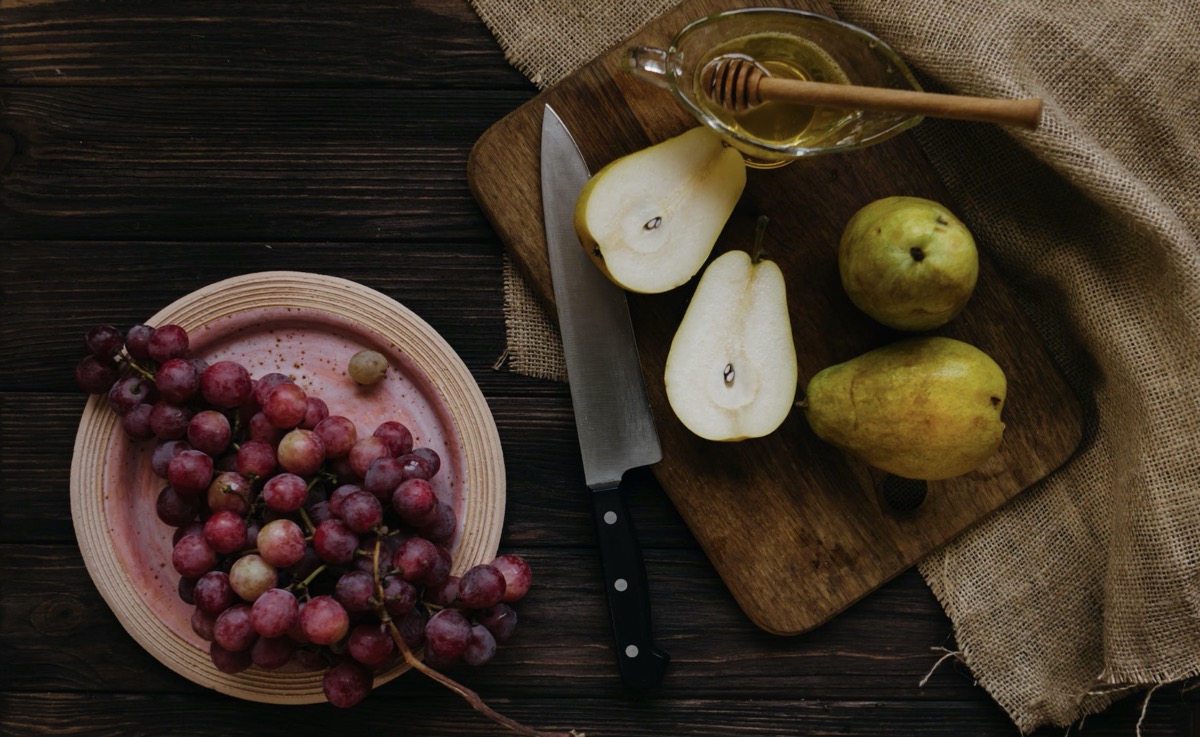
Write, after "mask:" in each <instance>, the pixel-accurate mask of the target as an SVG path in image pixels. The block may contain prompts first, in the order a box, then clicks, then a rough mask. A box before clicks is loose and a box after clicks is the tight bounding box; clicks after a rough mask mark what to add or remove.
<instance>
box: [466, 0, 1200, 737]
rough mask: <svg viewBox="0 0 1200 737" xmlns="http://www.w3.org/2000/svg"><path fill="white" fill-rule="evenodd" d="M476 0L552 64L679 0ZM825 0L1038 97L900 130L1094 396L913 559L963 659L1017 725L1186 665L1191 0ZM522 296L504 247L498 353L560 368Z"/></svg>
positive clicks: (508, 41)
mask: <svg viewBox="0 0 1200 737" xmlns="http://www.w3.org/2000/svg"><path fill="white" fill-rule="evenodd" d="M472 3H473V4H474V6H475V8H476V10H477V11H478V12H479V14H480V16H481V17H482V18H483V20H484V21H485V22H486V23H487V24H488V25H489V27H490V28H491V29H492V30H493V32H494V33H495V34H496V36H497V38H498V40H499V41H500V43H501V45H502V46H503V47H504V48H505V50H506V53H507V54H508V55H509V58H510V60H512V62H513V63H514V64H515V65H516V66H517V67H518V68H520V69H522V70H523V71H524V72H525V73H526V74H527V75H528V76H529V77H530V78H531V79H533V80H534V81H535V82H536V83H538V84H539V85H543V86H545V85H549V84H552V83H553V82H554V81H557V79H559V78H561V77H562V76H564V75H565V74H567V73H568V72H569V71H570V70H571V69H574V68H575V67H576V66H577V65H578V64H581V63H582V62H584V61H586V60H587V59H589V58H591V57H592V56H593V55H594V54H596V53H598V52H600V51H601V50H603V49H605V48H608V47H609V46H611V44H612V43H614V42H616V41H618V40H620V39H621V38H623V37H625V36H626V35H628V34H629V33H631V32H632V31H634V30H635V29H636V28H637V27H639V26H640V25H642V24H643V23H644V22H645V21H646V20H648V19H649V18H651V17H653V16H654V15H655V14H657V13H659V12H661V11H662V10H664V9H665V8H666V7H669V6H670V5H672V4H674V2H673V0H658V1H657V2H651V3H648V4H645V5H642V4H640V3H639V4H636V7H635V4H634V3H617V4H614V5H609V4H605V3H597V2H586V1H585V0H542V1H540V2H539V1H535V0H472ZM833 5H834V7H835V9H836V10H837V12H838V13H839V14H840V15H841V16H842V17H843V18H845V19H846V20H849V21H851V22H854V23H857V24H859V25H862V26H864V27H866V28H868V29H869V30H871V31H873V32H875V33H877V34H878V35H880V36H881V37H883V38H884V39H885V40H886V41H888V42H889V43H891V44H892V45H893V46H895V47H896V48H897V50H898V51H899V52H900V53H901V55H902V56H904V57H905V58H906V59H907V60H908V61H909V62H910V63H911V65H912V66H913V67H914V68H915V69H916V70H917V71H918V72H919V74H921V75H922V77H923V79H924V80H926V81H927V82H929V83H930V84H931V86H933V87H935V88H937V87H940V88H943V89H945V90H949V91H955V92H960V93H966V94H975V95H986V96H1026V95H1037V96H1041V97H1043V98H1044V99H1045V101H1046V113H1045V116H1044V119H1043V125H1042V126H1041V127H1040V128H1039V129H1038V130H1037V131H1033V132H1026V131H1013V130H1002V129H1000V128H997V127H994V126H987V125H980V124H963V123H953V122H945V121H932V120H928V121H926V122H924V123H922V124H921V125H920V126H918V127H917V128H915V129H914V130H913V132H912V135H915V136H916V137H917V140H918V142H919V143H920V144H921V147H922V149H923V150H924V152H925V153H926V155H927V156H928V158H929V159H930V161H931V162H932V164H933V166H934V168H935V169H936V171H937V173H938V175H939V176H940V177H941V178H942V180H943V181H944V182H945V183H946V185H947V186H948V188H949V190H950V191H951V192H952V193H953V195H954V203H953V204H954V206H955V207H956V208H957V209H958V210H959V213H960V214H961V215H962V217H963V218H964V220H965V221H966V222H968V223H970V224H971V226H972V229H973V231H974V233H975V235H976V238H977V240H978V241H979V243H980V245H981V247H982V248H983V249H985V250H986V251H987V252H988V254H989V255H990V256H991V257H992V258H993V260H994V261H996V262H997V264H998V265H999V266H1000V268H1001V271H1002V272H1003V273H1004V275H1005V277H1006V278H1007V280H1008V282H1009V284H1010V285H1011V286H1012V288H1013V290H1014V292H1015V294H1016V296H1017V298H1018V300H1019V301H1020V302H1021V303H1022V305H1023V306H1024V307H1025V309H1026V310H1027V311H1028V313H1029V314H1030V316H1031V318H1032V319H1033V321H1034V323H1035V325H1036V326H1037V328H1038V330H1039V331H1040V332H1041V334H1042V336H1043V337H1044V339H1045V340H1046V343H1047V345H1048V346H1049V348H1050V351H1051V353H1052V354H1053V355H1054V356H1055V358H1056V359H1057V360H1058V362H1059V364H1060V365H1061V366H1062V367H1063V370H1064V373H1065V375H1066V376H1067V379H1068V381H1069V382H1070V383H1071V385H1072V387H1073V388H1074V389H1075V390H1076V391H1077V393H1078V394H1079V395H1080V397H1081V398H1082V399H1083V403H1084V406H1085V413H1086V415H1087V427H1086V433H1085V434H1086V438H1085V442H1084V445H1083V447H1082V448H1081V450H1080V452H1079V454H1078V455H1077V456H1076V458H1075V459H1073V460H1072V461H1071V462H1070V463H1069V464H1068V465H1067V466H1066V467H1065V468H1064V469H1063V470H1062V471H1060V472H1059V473H1057V474H1055V475H1054V476H1052V477H1051V478H1050V479H1048V480H1046V481H1045V482H1043V483H1042V484H1040V485H1039V486H1038V487H1036V488H1034V489H1032V490H1030V491H1029V492H1027V493H1025V494H1023V495H1022V496H1020V497H1019V498H1018V499H1017V500H1016V501H1014V502H1013V503H1011V504H1010V505H1008V506H1006V507H1005V508H1003V509H1002V510H1001V511H1000V512H999V513H997V514H995V515H993V516H992V517H990V518H988V519H987V520H985V521H984V522H983V523H982V524H980V525H979V526H977V527H976V528H974V529H973V530H971V531H970V532H968V533H967V534H965V535H963V536H962V537H961V538H960V539H958V540H956V541H955V542H953V543H952V544H950V545H949V546H947V547H945V548H944V549H942V550H940V551H938V552H936V553H934V554H932V555H931V556H929V558H927V559H926V560H925V561H923V562H922V564H921V565H920V570H921V573H922V574H923V575H924V577H925V579H926V580H927V581H928V583H929V585H930V587H931V588H932V590H933V591H934V593H935V594H936V595H937V597H938V598H939V600H940V601H941V602H942V604H943V605H944V607H945V609H946V611H947V613H948V615H949V616H950V618H951V620H952V622H953V624H954V628H955V635H956V639H957V641H958V644H959V649H960V653H961V655H960V657H961V659H962V660H963V662H964V663H965V664H966V665H967V666H968V667H969V668H970V669H971V671H972V672H973V674H974V675H975V677H976V678H977V679H978V681H979V683H980V684H981V685H982V686H983V687H985V688H986V689H987V690H988V692H989V693H990V694H991V695H992V696H993V697H994V698H995V699H996V701H997V702H998V703H999V704H1000V705H1001V706H1002V707H1003V708H1004V709H1005V710H1006V711H1007V712H1008V714H1009V715H1010V716H1011V717H1012V719H1013V720H1014V722H1015V723H1016V724H1017V726H1018V727H1020V728H1021V729H1022V730H1024V731H1029V730H1032V729H1034V728H1035V727H1037V726H1039V725H1042V724H1057V725H1062V726H1065V725H1068V724H1071V723H1073V722H1075V721H1076V720H1078V719H1079V718H1080V717H1082V716H1084V715H1086V714H1088V713H1091V712H1094V711H1097V710H1099V709H1101V708H1103V707H1104V706H1106V705H1107V704H1108V703H1110V702H1111V701H1112V700H1113V699H1114V698H1116V697H1117V696H1119V695H1121V694H1124V693H1128V692H1129V691H1130V690H1134V689H1140V688H1145V687H1146V686H1151V685H1156V684H1160V683H1168V682H1174V681H1179V680H1182V679H1187V678H1190V677H1194V676H1196V675H1198V674H1200V575H1198V573H1200V243H1198V239H1200V133H1198V132H1197V127H1198V122H1197V121H1200V83H1198V82H1197V80H1198V79H1200V30H1198V29H1200V3H1197V2H1194V1H1189V2H1173V3H1161V2H1158V1H1157V0H1154V1H1151V0H1128V1H1117V0H1102V1H1100V2H1096V1H1094V0H1060V1H1058V2H1051V3H1044V2H1037V1H1036V0H1013V1H1011V2H1003V3H1001V2H994V1H989V0H917V1H914V2H906V3H893V2H884V1H883V0H835V2H834V3H833ZM549 29H552V30H549ZM564 30H565V32H564ZM898 194H899V193H898ZM531 300H532V295H531V293H530V292H529V291H528V287H526V286H525V285H524V284H522V283H521V282H520V279H519V277H518V276H517V275H516V274H515V272H514V271H512V270H511V269H508V270H507V273H506V306H507V308H508V317H509V326H510V333H509V343H510V353H511V357H512V367H513V369H514V370H517V371H520V372H522V373H529V374H532V375H537V376H543V377H549V378H560V379H561V378H563V374H564V373H565V370H564V369H563V364H562V358H561V352H560V351H559V349H558V346H557V345H556V342H555V339H554V337H553V327H552V326H551V325H550V323H549V320H547V319H546V318H545V316H544V314H541V315H539V314H538V313H537V312H536V310H537V307H536V305H533V306H532V307H531V306H530V305H529V304H527V303H528V302H529V301H531ZM530 309H532V310H534V312H533V313H532V314H533V315H534V316H535V317H534V318H530V317H529V316H528V315H529V314H530V313H529V310H530ZM522 315H525V317H521V316H522ZM547 331H548V332H547Z"/></svg>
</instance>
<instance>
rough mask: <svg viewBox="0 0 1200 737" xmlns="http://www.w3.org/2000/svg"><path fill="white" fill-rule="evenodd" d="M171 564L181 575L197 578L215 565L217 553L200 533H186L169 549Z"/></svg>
mask: <svg viewBox="0 0 1200 737" xmlns="http://www.w3.org/2000/svg"><path fill="white" fill-rule="evenodd" d="M171 565H173V566H175V570H176V571H178V572H179V575H181V576H188V577H191V578H198V577H200V576H203V575H204V574H205V573H208V572H209V571H211V570H212V569H213V568H215V567H216V565H217V553H216V551H214V550H213V549H212V546H211V545H209V544H208V541H206V540H205V539H204V537H203V536H201V535H187V536H185V537H183V538H182V539H180V541H179V542H178V543H176V544H175V548H174V549H173V550H172V551H171Z"/></svg>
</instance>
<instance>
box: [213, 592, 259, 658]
mask: <svg viewBox="0 0 1200 737" xmlns="http://www.w3.org/2000/svg"><path fill="white" fill-rule="evenodd" d="M213 637H214V639H215V640H216V642H217V644H218V645H220V646H221V647H223V648H225V649H226V650H229V651H230V652H235V653H240V652H242V651H244V650H249V649H250V646H251V645H253V644H254V641H255V640H257V639H258V633H257V632H255V631H254V626H253V625H252V624H251V623H250V605H249V604H234V605H233V606H231V607H229V608H228V609H226V610H225V611H223V612H221V613H220V614H218V615H217V622H216V625H214V626H213Z"/></svg>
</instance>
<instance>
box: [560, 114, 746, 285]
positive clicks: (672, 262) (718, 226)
mask: <svg viewBox="0 0 1200 737" xmlns="http://www.w3.org/2000/svg"><path fill="white" fill-rule="evenodd" d="M745 187H746V164H745V162H744V161H743V160H742V155H741V154H740V153H738V152H737V150H736V149H733V148H730V147H728V146H726V145H724V144H723V143H722V142H721V139H720V138H719V137H718V136H717V135H716V134H715V133H713V132H712V131H710V130H709V129H708V128H693V129H691V130H689V131H688V132H686V133H683V134H682V135H679V136H676V137H674V138H669V139H667V140H665V141H663V142H662V143H657V144H655V145H653V146H650V147H649V148H644V149H642V150H640V151H635V152H634V153H631V154H628V155H626V156H622V157H621V158H619V159H617V160H616V161H613V162H612V163H610V164H609V165H608V166H605V167H604V168H603V169H601V170H600V171H598V172H596V175H595V176H593V177H592V178H591V179H590V180H589V181H588V183H587V184H586V185H585V186H584V188H583V191H582V192H580V195H579V200H578V201H577V203H576V206H575V230H576V232H577V233H578V234H579V240H580V242H581V243H582V244H583V248H584V250H585V251H587V253H588V254H589V255H590V256H591V257H592V260H593V261H595V262H596V265H597V266H598V267H600V269H601V270H602V271H603V272H604V273H605V275H606V276H608V278H609V279H611V280H612V281H613V282H615V283H616V284H617V285H619V286H621V287H623V288H625V289H627V290H629V291H631V292H642V293H647V294H655V293H658V292H665V291H667V290H669V289H674V288H675V287H677V286H679V285H680V284H683V283H684V282H686V281H687V280H688V279H691V278H692V276H694V275H695V274H696V272H698V271H699V270H700V267H702V266H703V265H704V262H705V261H706V260H708V256H709V253H711V252H712V248H713V246H714V245H715V244H716V242H717V237H718V236H719V235H720V234H721V230H722V229H723V228H724V227H725V222H726V221H727V220H729V216H730V215H731V214H732V213H733V208H734V205H735V204H737V201H738V198H739V197H741V196H742V190H743V189H745Z"/></svg>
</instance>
